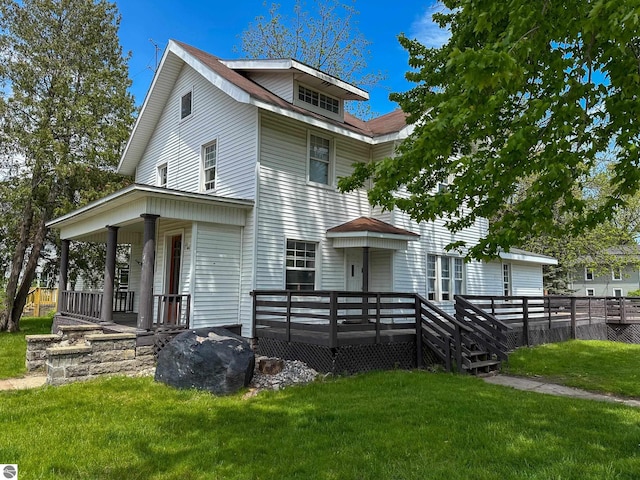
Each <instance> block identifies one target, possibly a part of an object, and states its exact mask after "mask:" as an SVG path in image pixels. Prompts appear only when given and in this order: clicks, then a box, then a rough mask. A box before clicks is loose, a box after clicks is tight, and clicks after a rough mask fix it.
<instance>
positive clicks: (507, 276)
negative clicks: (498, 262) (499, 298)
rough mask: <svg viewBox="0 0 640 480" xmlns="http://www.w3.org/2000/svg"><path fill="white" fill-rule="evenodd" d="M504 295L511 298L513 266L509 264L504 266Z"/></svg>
mask: <svg viewBox="0 0 640 480" xmlns="http://www.w3.org/2000/svg"><path fill="white" fill-rule="evenodd" d="M502 294H503V295H504V296H505V297H510V296H511V265H509V264H508V263H504V264H502Z"/></svg>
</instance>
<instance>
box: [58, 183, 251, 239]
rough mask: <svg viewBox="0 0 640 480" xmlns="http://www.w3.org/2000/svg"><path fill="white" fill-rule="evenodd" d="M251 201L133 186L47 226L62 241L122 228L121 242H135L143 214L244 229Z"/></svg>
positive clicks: (97, 236)
mask: <svg viewBox="0 0 640 480" xmlns="http://www.w3.org/2000/svg"><path fill="white" fill-rule="evenodd" d="M252 208H253V201H252V200H239V199H229V198H223V197H214V196H211V195H205V194H199V193H191V192H184V191H181V190H171V189H166V188H161V187H153V186H148V185H138V184H133V185H130V186H129V187H126V188H124V189H122V190H119V191H117V192H114V193H112V194H111V195H107V196H106V197H104V198H102V199H100V200H96V201H95V202H92V203H90V204H88V205H86V206H84V207H82V208H79V209H78V210H74V211H73V212H70V213H68V214H66V215H63V216H62V217H59V218H56V219H54V220H52V221H50V222H48V223H47V227H49V228H54V229H57V230H59V231H60V238H62V239H70V240H79V241H87V242H102V241H104V240H105V239H106V232H107V228H106V227H107V226H117V227H120V230H119V232H118V241H119V242H120V243H133V242H135V240H136V239H138V238H139V236H140V235H141V233H142V218H141V215H145V214H149V215H158V216H159V217H161V218H172V219H179V220H186V221H200V222H213V223H222V224H226V225H237V226H243V225H244V224H245V222H246V212H247V211H248V210H251V209H252Z"/></svg>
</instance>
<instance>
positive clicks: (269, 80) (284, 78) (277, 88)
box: [247, 72, 293, 103]
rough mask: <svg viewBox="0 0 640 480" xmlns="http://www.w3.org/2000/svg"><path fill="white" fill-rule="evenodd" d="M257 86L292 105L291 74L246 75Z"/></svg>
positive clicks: (263, 73)
mask: <svg viewBox="0 0 640 480" xmlns="http://www.w3.org/2000/svg"><path fill="white" fill-rule="evenodd" d="M247 76H248V77H249V78H250V79H251V80H253V81H254V82H256V83H257V84H258V85H261V86H262V87H264V88H266V89H267V90H269V91H270V92H271V93H274V94H276V95H278V96H279V97H280V98H282V99H284V100H286V101H287V102H289V103H293V73H289V74H284V73H268V72H259V73H249V74H248V75H247Z"/></svg>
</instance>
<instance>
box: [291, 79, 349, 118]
mask: <svg viewBox="0 0 640 480" xmlns="http://www.w3.org/2000/svg"><path fill="white" fill-rule="evenodd" d="M298 99H299V100H301V101H303V102H305V103H308V104H309V105H313V106H314V107H319V108H321V109H323V110H326V111H328V112H331V113H335V114H339V113H340V100H338V99H337V98H333V97H330V96H329V95H325V94H324V93H320V92H317V91H315V90H311V89H310V88H307V87H305V86H303V85H298Z"/></svg>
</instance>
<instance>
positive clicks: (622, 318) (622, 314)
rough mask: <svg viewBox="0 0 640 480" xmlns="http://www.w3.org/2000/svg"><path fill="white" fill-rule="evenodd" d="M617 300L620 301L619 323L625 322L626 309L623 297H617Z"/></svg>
mask: <svg viewBox="0 0 640 480" xmlns="http://www.w3.org/2000/svg"><path fill="white" fill-rule="evenodd" d="M618 302H619V303H620V323H623V324H625V323H627V309H626V305H625V301H624V297H619V298H618Z"/></svg>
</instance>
